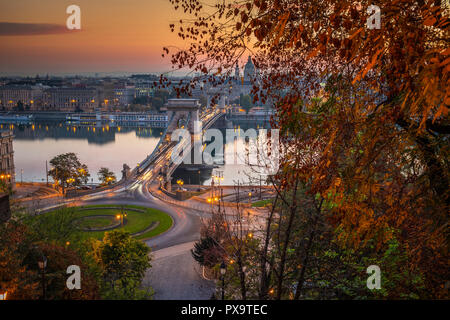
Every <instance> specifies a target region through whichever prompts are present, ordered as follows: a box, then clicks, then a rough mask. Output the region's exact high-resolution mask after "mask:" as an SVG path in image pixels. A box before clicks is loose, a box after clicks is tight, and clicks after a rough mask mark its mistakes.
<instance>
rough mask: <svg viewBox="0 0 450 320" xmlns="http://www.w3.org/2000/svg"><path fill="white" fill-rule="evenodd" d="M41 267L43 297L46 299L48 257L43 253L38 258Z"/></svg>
mask: <svg viewBox="0 0 450 320" xmlns="http://www.w3.org/2000/svg"><path fill="white" fill-rule="evenodd" d="M38 266H39V269H41V271H42V299H43V300H45V268H46V267H47V257H46V256H44V255H42V257H41V259H40V260H38Z"/></svg>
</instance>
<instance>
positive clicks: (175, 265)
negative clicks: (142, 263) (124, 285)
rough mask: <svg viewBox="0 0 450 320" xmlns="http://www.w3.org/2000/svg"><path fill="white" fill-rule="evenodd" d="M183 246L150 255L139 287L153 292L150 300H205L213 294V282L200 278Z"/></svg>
mask: <svg viewBox="0 0 450 320" xmlns="http://www.w3.org/2000/svg"><path fill="white" fill-rule="evenodd" d="M194 243H195V242H187V243H183V244H180V245H176V246H171V247H168V248H165V249H161V250H157V251H155V252H153V254H152V255H153V259H152V262H151V264H152V268H150V269H148V271H147V273H146V275H145V277H144V281H143V284H144V286H147V285H148V286H151V287H152V288H153V290H154V296H153V299H154V300H208V299H210V297H211V296H212V294H213V293H214V291H215V283H214V281H209V280H206V279H204V278H203V276H202V270H201V268H200V266H199V265H198V264H197V263H196V262H195V260H194V258H193V257H192V255H191V252H190V250H191V249H192V248H193V246H194Z"/></svg>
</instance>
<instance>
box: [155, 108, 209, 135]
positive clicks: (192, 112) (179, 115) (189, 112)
mask: <svg viewBox="0 0 450 320" xmlns="http://www.w3.org/2000/svg"><path fill="white" fill-rule="evenodd" d="M162 110H167V116H168V118H169V119H172V120H171V121H170V123H169V125H168V127H167V135H168V136H169V138H170V135H171V134H172V132H174V131H175V130H176V129H178V127H179V124H180V120H185V121H187V120H188V119H189V121H188V122H187V128H186V129H188V130H189V132H190V133H194V123H195V121H199V110H200V102H199V100H198V99H169V101H168V102H167V104H166V105H165V106H164V108H162Z"/></svg>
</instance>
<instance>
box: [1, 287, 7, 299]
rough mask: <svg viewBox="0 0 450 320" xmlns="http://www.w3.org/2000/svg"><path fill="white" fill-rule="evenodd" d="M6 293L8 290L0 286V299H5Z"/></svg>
mask: <svg viewBox="0 0 450 320" xmlns="http://www.w3.org/2000/svg"><path fill="white" fill-rule="evenodd" d="M7 295H8V291H6V290H3V289H1V288H0V300H6V296H7Z"/></svg>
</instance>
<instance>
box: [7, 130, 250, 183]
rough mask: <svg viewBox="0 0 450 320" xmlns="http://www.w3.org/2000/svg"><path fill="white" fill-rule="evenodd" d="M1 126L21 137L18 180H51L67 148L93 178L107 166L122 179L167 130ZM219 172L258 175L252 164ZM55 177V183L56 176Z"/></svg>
mask: <svg viewBox="0 0 450 320" xmlns="http://www.w3.org/2000/svg"><path fill="white" fill-rule="evenodd" d="M0 127H1V129H8V128H9V129H11V130H12V131H13V132H14V135H15V138H14V142H13V148H14V163H15V168H16V181H17V182H20V181H24V182H26V181H29V182H31V181H32V182H42V181H46V167H45V162H46V161H49V160H50V159H52V158H53V157H54V156H56V155H59V154H62V153H67V152H75V153H76V154H77V155H78V157H79V159H80V161H81V162H82V163H85V164H86V165H87V166H88V168H89V172H90V174H91V177H90V182H92V183H97V182H99V181H98V177H97V172H98V170H99V169H100V168H101V167H107V168H109V169H110V170H111V171H113V172H114V173H115V174H116V177H117V178H118V179H120V178H121V176H122V173H121V171H122V168H123V165H124V164H127V165H128V166H129V167H131V168H134V167H135V166H136V165H137V163H138V162H139V161H142V160H143V159H145V158H146V157H147V156H148V155H149V154H151V153H152V152H153V150H154V149H155V147H156V145H157V144H158V141H159V139H160V137H161V135H162V134H163V131H164V129H163V128H150V127H146V126H142V127H139V126H111V125H108V124H104V125H92V126H87V125H73V124H67V123H63V122H61V123H58V122H48V123H45V122H42V123H28V124H17V123H16V124H11V123H3V124H1V125H0ZM236 127H239V125H236ZM241 144H242V142H241V143H240V145H241ZM48 167H49V168H50V165H49V166H48ZM217 171H220V172H222V175H223V179H222V182H221V183H222V184H223V185H235V184H236V183H237V181H239V182H240V183H241V184H247V183H248V182H249V178H248V175H249V174H251V173H252V169H250V168H249V167H247V166H246V165H244V164H233V163H229V164H228V163H227V164H224V165H219V168H216V169H214V172H217ZM214 172H213V173H214ZM177 174H178V173H177ZM180 177H181V176H180ZM176 178H178V177H176ZM181 178H182V179H183V180H185V183H189V182H191V183H193V184H197V183H198V182H199V174H198V173H197V170H196V171H195V172H192V173H188V174H186V173H185V174H184V175H183V176H182V177H181ZM49 181H50V182H51V181H52V180H51V178H49ZM210 182H211V172H209V173H207V174H206V176H205V172H202V174H201V178H200V183H201V184H205V185H208V184H210ZM253 183H255V181H253Z"/></svg>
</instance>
